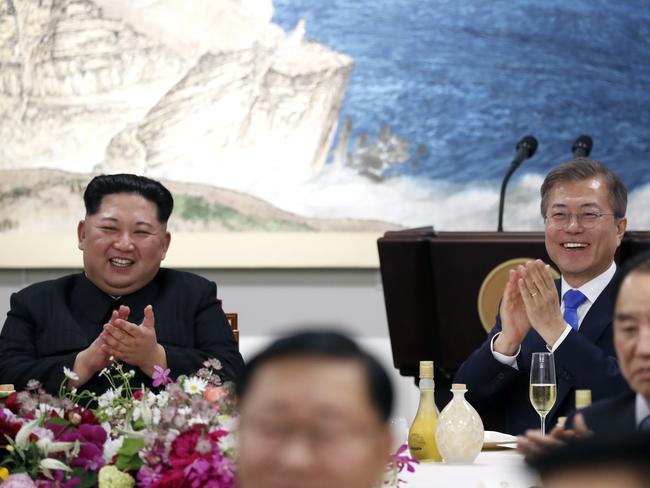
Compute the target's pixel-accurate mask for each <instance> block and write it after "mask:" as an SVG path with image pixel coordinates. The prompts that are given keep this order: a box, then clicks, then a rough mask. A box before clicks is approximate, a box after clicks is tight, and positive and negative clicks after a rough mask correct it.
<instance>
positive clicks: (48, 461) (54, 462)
mask: <svg viewBox="0 0 650 488" xmlns="http://www.w3.org/2000/svg"><path fill="white" fill-rule="evenodd" d="M38 467H39V468H41V469H57V470H60V471H72V469H71V468H70V466H67V465H65V464H63V463H62V462H61V461H59V460H58V459H52V458H45V459H41V462H40V463H39V464H38Z"/></svg>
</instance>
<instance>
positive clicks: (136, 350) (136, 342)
mask: <svg viewBox="0 0 650 488" xmlns="http://www.w3.org/2000/svg"><path fill="white" fill-rule="evenodd" d="M124 308H126V309H127V310H128V307H124ZM120 310H122V307H120ZM100 339H101V340H102V342H103V345H102V350H103V351H104V352H105V353H107V354H109V355H112V356H115V358H117V359H119V360H121V361H124V362H125V363H128V364H131V365H133V366H137V367H138V368H140V369H141V370H142V371H143V372H144V373H145V374H146V375H148V376H151V375H153V371H154V369H153V367H154V366H156V365H158V366H161V367H162V368H165V367H167V355H166V353H165V349H164V348H163V347H162V346H161V345H160V344H158V341H157V339H156V329H155V317H154V313H153V307H152V306H151V305H147V306H146V308H145V309H144V319H143V320H142V323H141V324H140V325H136V324H133V323H131V322H129V321H128V320H126V319H123V318H117V319H115V320H111V321H110V322H109V323H107V324H106V325H105V326H104V331H103V332H102V334H101V335H100Z"/></svg>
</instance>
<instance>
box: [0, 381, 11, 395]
mask: <svg viewBox="0 0 650 488" xmlns="http://www.w3.org/2000/svg"><path fill="white" fill-rule="evenodd" d="M13 392H14V385H10V384H6V385H0V398H5V397H8V396H9V395H11V394H12V393H13Z"/></svg>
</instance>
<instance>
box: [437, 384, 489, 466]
mask: <svg viewBox="0 0 650 488" xmlns="http://www.w3.org/2000/svg"><path fill="white" fill-rule="evenodd" d="M451 392H452V393H453V395H454V396H453V398H452V399H451V401H450V402H449V403H448V404H447V406H446V407H445V408H443V409H442V413H441V414H440V418H439V419H438V427H437V428H436V441H437V442H438V449H439V450H440V454H441V455H442V459H444V461H445V463H473V462H474V460H475V459H476V456H478V455H479V453H480V452H481V449H482V447H483V437H484V431H483V421H482V420H481V416H480V415H479V414H478V412H477V411H476V410H475V409H474V407H472V406H471V405H470V404H469V402H468V401H467V400H465V392H467V388H466V386H465V385H464V384H462V383H454V384H452V385H451Z"/></svg>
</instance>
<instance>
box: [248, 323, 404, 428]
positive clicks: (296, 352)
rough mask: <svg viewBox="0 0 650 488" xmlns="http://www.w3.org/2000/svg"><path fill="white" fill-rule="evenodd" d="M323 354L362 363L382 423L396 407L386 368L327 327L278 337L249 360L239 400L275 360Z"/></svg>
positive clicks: (373, 402) (329, 357)
mask: <svg viewBox="0 0 650 488" xmlns="http://www.w3.org/2000/svg"><path fill="white" fill-rule="evenodd" d="M295 357H320V358H325V359H335V360H344V361H354V362H356V363H357V364H359V366H361V368H362V370H363V372H364V375H365V377H366V380H367V384H368V391H369V394H370V401H371V403H372V405H373V406H374V407H376V409H377V411H378V413H379V414H380V417H381V419H382V421H383V422H386V421H388V418H389V417H390V414H391V411H392V409H393V387H392V385H391V382H390V379H389V377H388V374H387V373H386V370H385V369H384V368H383V367H382V366H381V364H379V361H377V359H375V358H374V357H373V356H371V355H370V354H368V353H367V352H365V351H364V350H363V349H361V348H360V347H359V346H358V345H357V344H356V342H354V341H353V340H352V339H350V338H349V337H347V336H345V335H344V334H342V333H339V332H335V331H328V330H310V331H301V332H297V333H294V334H291V335H287V336H285V337H282V338H280V339H277V340H275V341H274V342H273V343H271V345H269V346H268V347H267V348H266V349H264V350H263V351H261V352H260V353H258V354H257V355H256V356H254V357H253V358H252V359H251V360H250V361H248V362H247V363H246V367H245V368H244V369H243V371H242V372H241V374H240V376H239V378H238V379H237V382H236V385H237V386H236V392H237V396H238V397H239V399H240V401H241V400H242V399H243V398H244V397H245V396H246V393H247V392H248V390H249V387H250V383H251V379H252V378H253V376H254V375H255V372H256V371H257V370H258V369H260V368H261V367H263V366H264V365H265V364H267V363H270V362H272V361H274V360H276V359H283V358H295Z"/></svg>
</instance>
